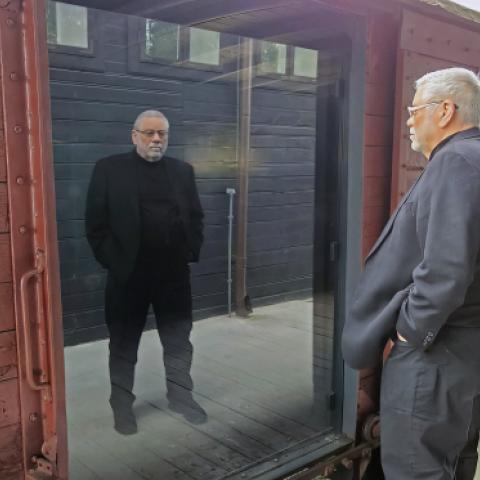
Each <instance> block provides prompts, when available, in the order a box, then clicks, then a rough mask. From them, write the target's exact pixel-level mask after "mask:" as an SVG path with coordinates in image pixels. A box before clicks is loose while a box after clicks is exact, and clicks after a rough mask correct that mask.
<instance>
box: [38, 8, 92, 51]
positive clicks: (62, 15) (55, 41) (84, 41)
mask: <svg viewBox="0 0 480 480" xmlns="http://www.w3.org/2000/svg"><path fill="white" fill-rule="evenodd" d="M47 39H48V43H49V44H51V45H59V46H65V47H73V48H81V49H88V48H89V44H88V10H87V8H85V7H78V6H76V5H67V4H65V3H60V2H54V1H49V2H48V7H47Z"/></svg>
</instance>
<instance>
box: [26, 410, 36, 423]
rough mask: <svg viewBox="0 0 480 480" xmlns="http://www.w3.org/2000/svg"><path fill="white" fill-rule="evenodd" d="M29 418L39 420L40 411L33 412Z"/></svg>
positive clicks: (32, 420)
mask: <svg viewBox="0 0 480 480" xmlns="http://www.w3.org/2000/svg"><path fill="white" fill-rule="evenodd" d="M28 418H29V420H30V421H31V422H32V423H34V422H36V421H37V420H38V413H37V412H33V413H31V414H30V416H29V417H28Z"/></svg>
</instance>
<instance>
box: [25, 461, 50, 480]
mask: <svg viewBox="0 0 480 480" xmlns="http://www.w3.org/2000/svg"><path fill="white" fill-rule="evenodd" d="M32 463H33V468H31V469H30V470H29V471H28V476H29V477H30V479H31V480H48V479H51V478H54V466H53V464H52V463H51V462H49V461H48V460H47V459H46V458H44V457H37V456H35V457H32Z"/></svg>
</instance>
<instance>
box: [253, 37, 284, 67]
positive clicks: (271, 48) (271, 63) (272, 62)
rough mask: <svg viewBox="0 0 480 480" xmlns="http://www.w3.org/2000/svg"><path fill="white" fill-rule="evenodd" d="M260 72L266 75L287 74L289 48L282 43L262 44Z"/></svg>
mask: <svg viewBox="0 0 480 480" xmlns="http://www.w3.org/2000/svg"><path fill="white" fill-rule="evenodd" d="M260 48H261V52H260V70H261V71H262V72H266V73H280V74H285V73H286V71H287V46H286V45H282V44H281V43H272V42H261V47H260Z"/></svg>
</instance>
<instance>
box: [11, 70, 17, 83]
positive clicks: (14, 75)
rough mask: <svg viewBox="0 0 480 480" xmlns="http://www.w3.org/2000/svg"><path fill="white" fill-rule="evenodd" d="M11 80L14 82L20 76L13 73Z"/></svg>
mask: <svg viewBox="0 0 480 480" xmlns="http://www.w3.org/2000/svg"><path fill="white" fill-rule="evenodd" d="M10 80H13V81H15V80H18V74H17V72H12V73H11V74H10Z"/></svg>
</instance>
